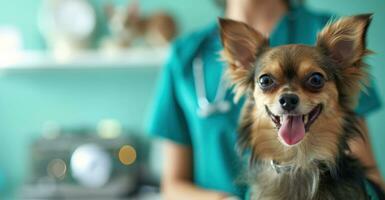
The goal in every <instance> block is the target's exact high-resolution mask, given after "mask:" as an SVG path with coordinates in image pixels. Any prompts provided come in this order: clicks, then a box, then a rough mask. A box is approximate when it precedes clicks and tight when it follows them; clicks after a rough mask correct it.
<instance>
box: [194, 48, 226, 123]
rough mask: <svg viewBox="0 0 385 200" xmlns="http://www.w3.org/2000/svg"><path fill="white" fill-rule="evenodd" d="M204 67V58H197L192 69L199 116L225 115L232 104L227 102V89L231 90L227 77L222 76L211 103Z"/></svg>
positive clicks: (199, 56)
mask: <svg viewBox="0 0 385 200" xmlns="http://www.w3.org/2000/svg"><path fill="white" fill-rule="evenodd" d="M203 66H204V63H203V59H202V56H201V55H198V56H196V57H195V58H194V60H193V63H192V67H193V77H194V84H195V92H196V95H197V102H198V109H197V115H198V116H199V117H201V118H207V117H210V116H213V115H215V114H223V113H227V112H229V111H230V109H231V103H230V102H229V101H228V100H226V93H227V89H228V88H229V84H228V82H227V80H226V77H225V76H224V75H222V77H221V79H220V81H219V85H218V88H217V91H216V94H215V98H214V100H213V101H212V102H210V101H209V100H208V98H207V92H206V86H205V77H204V69H203Z"/></svg>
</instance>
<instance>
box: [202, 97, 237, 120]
mask: <svg viewBox="0 0 385 200" xmlns="http://www.w3.org/2000/svg"><path fill="white" fill-rule="evenodd" d="M230 109H231V104H230V103H229V102H228V101H220V102H215V103H208V104H204V105H201V106H199V107H198V110H197V114H198V116H199V117H202V118H206V117H209V116H211V115H213V114H215V113H227V112H229V111H230Z"/></svg>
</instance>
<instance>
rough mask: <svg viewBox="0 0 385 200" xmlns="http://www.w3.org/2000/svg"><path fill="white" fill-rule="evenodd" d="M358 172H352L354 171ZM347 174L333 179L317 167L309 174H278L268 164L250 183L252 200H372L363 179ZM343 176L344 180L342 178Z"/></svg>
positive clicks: (299, 170) (256, 173) (310, 170)
mask: <svg viewBox="0 0 385 200" xmlns="http://www.w3.org/2000/svg"><path fill="white" fill-rule="evenodd" d="M352 170H353V171H355V170H358V169H356V168H354V167H353V168H351V169H349V170H348V171H349V172H348V173H350V172H351V171H352ZM337 173H339V172H337ZM358 174H359V173H353V174H351V175H350V176H348V177H344V176H345V175H347V173H345V172H343V173H341V174H339V175H338V176H339V177H338V178H336V177H333V176H334V175H331V174H330V172H328V171H326V172H325V171H322V170H321V169H319V168H318V167H311V168H309V169H306V170H301V169H297V170H289V171H284V172H279V173H278V172H277V171H276V170H275V169H273V168H272V167H271V166H270V165H268V164H262V165H260V166H259V169H258V170H257V171H256V172H254V177H255V179H254V180H252V183H251V198H250V199H251V200H287V199H296V200H334V199H336V200H337V199H357V200H362V199H369V198H368V196H367V194H366V191H365V189H364V187H363V185H362V182H361V180H362V179H360V178H361V177H359V176H356V175H358ZM341 175H342V176H341Z"/></svg>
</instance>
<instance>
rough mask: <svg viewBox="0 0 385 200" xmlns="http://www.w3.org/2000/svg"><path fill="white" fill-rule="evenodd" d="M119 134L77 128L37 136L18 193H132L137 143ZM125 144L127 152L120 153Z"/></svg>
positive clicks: (49, 195)
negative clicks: (129, 150) (105, 135)
mask: <svg viewBox="0 0 385 200" xmlns="http://www.w3.org/2000/svg"><path fill="white" fill-rule="evenodd" d="M105 131H108V130H105ZM112 131H114V130H112ZM121 134H122V133H118V134H116V135H115V137H113V138H112V137H110V138H108V139H104V138H102V137H100V136H98V134H95V133H93V132H92V131H90V130H87V129H79V130H72V131H65V132H62V133H60V134H59V135H58V134H57V133H54V134H53V135H54V136H55V137H48V138H47V137H43V138H40V139H38V140H37V141H35V142H34V143H33V144H32V146H31V150H30V152H31V155H30V156H31V157H30V158H31V163H32V164H31V171H30V176H29V178H28V181H27V182H26V184H25V185H24V186H23V188H22V192H21V197H22V198H23V199H36V198H38V199H41V198H43V199H46V198H49V199H62V198H75V199H79V198H82V199H83V198H88V199H92V198H118V197H127V196H129V195H130V194H133V193H134V192H135V191H136V190H137V189H138V187H139V175H140V173H139V172H140V165H139V164H137V163H135V161H136V152H135V147H136V146H138V145H140V144H139V142H138V140H135V139H134V138H132V137H124V136H122V135H121ZM45 135H46V136H47V134H45ZM127 147H130V148H131V152H123V153H121V151H122V149H124V148H127ZM132 151H134V152H135V153H133V152H132ZM122 160H123V161H127V160H130V163H126V162H122Z"/></svg>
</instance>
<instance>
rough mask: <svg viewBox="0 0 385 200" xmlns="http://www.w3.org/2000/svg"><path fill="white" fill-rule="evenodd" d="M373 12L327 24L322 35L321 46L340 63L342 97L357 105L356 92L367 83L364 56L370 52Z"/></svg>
mask: <svg viewBox="0 0 385 200" xmlns="http://www.w3.org/2000/svg"><path fill="white" fill-rule="evenodd" d="M371 19H372V14H363V15H356V16H351V17H345V18H341V19H340V20H337V21H335V22H334V23H330V24H329V25H327V26H326V27H325V28H324V29H323V30H322V31H321V32H320V33H319V35H318V41H317V46H318V47H319V48H321V50H322V51H324V53H325V54H326V55H327V56H329V57H330V58H331V59H332V60H333V61H334V63H335V65H336V67H338V71H339V76H340V80H339V81H340V82H341V83H342V84H339V91H340V97H341V98H340V101H342V102H346V103H344V104H346V105H348V106H349V107H351V108H352V107H353V106H355V103H356V102H355V99H357V98H355V97H354V96H355V95H356V94H358V92H359V91H360V90H361V88H362V83H366V82H367V80H366V78H367V72H366V66H367V65H366V64H365V63H364V61H363V58H364V57H365V56H366V55H367V54H369V53H370V51H369V50H368V49H367V48H366V33H367V30H368V27H369V25H370V22H371Z"/></svg>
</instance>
